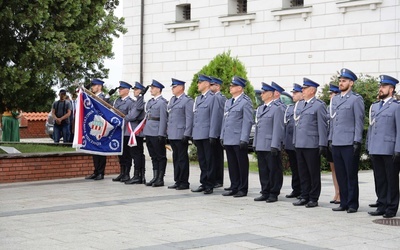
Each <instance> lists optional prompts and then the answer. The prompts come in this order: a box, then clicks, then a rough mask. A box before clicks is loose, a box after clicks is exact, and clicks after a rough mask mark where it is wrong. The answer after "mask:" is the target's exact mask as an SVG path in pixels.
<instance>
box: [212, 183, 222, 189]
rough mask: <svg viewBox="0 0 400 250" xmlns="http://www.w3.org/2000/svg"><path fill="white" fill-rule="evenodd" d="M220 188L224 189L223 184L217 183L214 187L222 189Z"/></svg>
mask: <svg viewBox="0 0 400 250" xmlns="http://www.w3.org/2000/svg"><path fill="white" fill-rule="evenodd" d="M220 187H222V184H221V183H217V184H215V185H214V188H220Z"/></svg>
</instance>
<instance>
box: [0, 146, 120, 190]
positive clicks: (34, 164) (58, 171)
mask: <svg viewBox="0 0 400 250" xmlns="http://www.w3.org/2000/svg"><path fill="white" fill-rule="evenodd" d="M91 173H93V159H92V155H90V154H85V153H77V152H65V153H51V154H44V153H40V154H37V153H36V154H10V155H4V156H3V155H2V156H0V183H9V182H22V181H37V180H52V179H61V178H74V177H83V176H85V175H89V174H91ZM118 173H119V162H118V157H117V156H108V157H107V165H106V175H107V174H118Z"/></svg>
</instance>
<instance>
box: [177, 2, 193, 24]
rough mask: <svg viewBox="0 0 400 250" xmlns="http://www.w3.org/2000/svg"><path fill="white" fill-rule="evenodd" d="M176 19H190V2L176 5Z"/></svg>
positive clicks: (180, 20)
mask: <svg viewBox="0 0 400 250" xmlns="http://www.w3.org/2000/svg"><path fill="white" fill-rule="evenodd" d="M176 21H177V22H184V21H190V4H181V5H177V6H176Z"/></svg>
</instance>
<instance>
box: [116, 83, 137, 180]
mask: <svg viewBox="0 0 400 250" xmlns="http://www.w3.org/2000/svg"><path fill="white" fill-rule="evenodd" d="M131 88H132V85H131V84H129V83H127V82H124V81H120V82H119V88H118V93H119V98H118V99H116V100H115V101H114V104H113V106H114V108H116V109H118V110H119V111H121V113H123V114H124V115H125V117H124V120H125V128H124V139H123V151H122V155H119V156H118V158H119V164H120V174H119V175H118V176H117V177H116V178H114V179H112V180H113V181H120V182H125V181H128V180H129V179H130V178H129V173H130V171H131V166H132V154H131V149H130V147H129V146H128V143H129V137H130V132H129V128H128V123H129V122H130V121H131V119H132V118H131V117H129V115H128V114H129V112H130V111H131V110H132V109H133V108H134V106H135V103H134V100H132V98H131V97H130V96H129V92H130V89H131Z"/></svg>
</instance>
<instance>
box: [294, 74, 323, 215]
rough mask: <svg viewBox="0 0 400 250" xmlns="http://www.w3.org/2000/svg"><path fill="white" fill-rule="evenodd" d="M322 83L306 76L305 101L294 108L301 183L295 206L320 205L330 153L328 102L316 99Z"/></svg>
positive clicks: (295, 143) (304, 82)
mask: <svg viewBox="0 0 400 250" xmlns="http://www.w3.org/2000/svg"><path fill="white" fill-rule="evenodd" d="M318 86H319V84H318V83H316V82H314V81H312V80H310V79H308V78H304V79H303V100H301V101H298V102H297V103H296V105H295V108H294V111H293V112H294V115H293V119H294V121H295V129H294V136H293V143H294V147H295V148H296V156H297V164H298V168H299V175H300V182H301V199H300V200H299V201H297V202H294V203H293V205H294V206H304V205H305V206H306V207H307V208H311V207H316V206H318V199H319V196H320V194H321V172H320V164H321V155H324V156H326V151H327V145H328V138H327V136H326V135H327V133H328V125H327V112H326V105H325V103H324V102H323V101H321V100H319V99H317V98H315V94H316V92H317V88H318Z"/></svg>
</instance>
